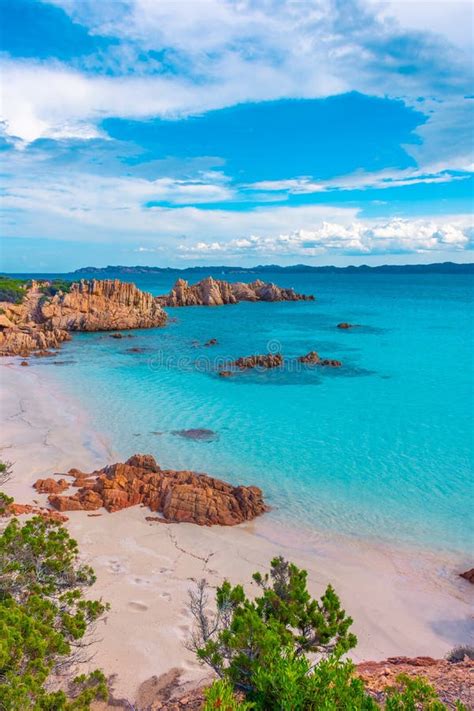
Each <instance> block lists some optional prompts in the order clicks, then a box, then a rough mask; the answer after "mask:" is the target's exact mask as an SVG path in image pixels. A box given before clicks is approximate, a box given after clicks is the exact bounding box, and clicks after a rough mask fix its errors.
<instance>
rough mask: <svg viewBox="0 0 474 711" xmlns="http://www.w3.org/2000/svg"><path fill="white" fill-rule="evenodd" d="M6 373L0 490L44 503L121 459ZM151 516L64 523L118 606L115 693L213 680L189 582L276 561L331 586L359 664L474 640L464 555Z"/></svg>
mask: <svg viewBox="0 0 474 711" xmlns="http://www.w3.org/2000/svg"><path fill="white" fill-rule="evenodd" d="M5 361H6V359H5ZM0 365H1V366H3V367H2V370H1V371H0V372H1V379H2V395H1V415H2V434H1V440H0V450H1V455H0V456H1V457H2V459H6V460H9V461H12V462H13V463H14V476H13V479H12V480H11V481H10V482H9V483H8V484H7V485H6V486H5V487H4V488H5V491H6V492H7V493H8V494H10V495H13V496H14V497H15V499H16V500H17V501H18V502H19V503H31V502H32V501H33V500H34V499H36V500H37V501H39V502H41V503H43V502H45V501H46V496H42V495H39V494H37V492H35V491H34V489H32V487H31V484H32V483H33V482H34V481H35V480H36V479H38V478H40V477H45V476H50V475H52V474H53V473H55V472H65V471H67V470H68V469H69V468H71V467H77V468H79V469H82V470H84V471H92V470H93V469H96V468H99V467H101V466H104V464H106V463H111V462H113V461H117V460H118V459H119V458H118V457H117V456H116V455H114V452H113V447H112V445H111V443H109V442H107V440H106V439H105V438H104V437H102V436H101V434H100V433H97V432H93V431H91V426H90V423H89V421H88V416H87V412H84V411H82V410H81V408H80V405H79V403H77V402H75V401H73V400H72V399H67V398H65V396H64V395H63V394H62V392H61V390H60V388H59V386H58V385H57V384H56V383H55V381H54V378H53V377H52V376H51V377H50V376H47V375H46V374H45V373H44V369H41V370H40V369H39V368H38V369H36V368H34V366H33V367H30V368H22V367H20V366H19V361H18V360H13V359H8V361H6V362H3V363H1V364H0ZM134 453H135V452H130V455H131V454H134ZM208 473H209V474H211V475H212V472H208ZM264 494H265V492H264ZM145 511H146V510H145V509H142V508H140V507H133V508H129V509H125V510H122V511H119V512H117V513H114V514H107V512H100V514H101V515H99V516H96V515H94V516H89V515H88V514H87V512H82V511H80V512H68V516H69V522H68V524H66V525H67V526H68V528H69V530H70V531H71V534H72V535H73V536H74V537H75V538H76V539H77V541H78V543H79V547H80V551H81V556H82V557H84V559H86V560H87V561H88V562H89V563H90V564H91V565H92V566H93V567H94V569H95V571H96V574H97V583H96V584H95V585H94V587H93V588H92V591H91V594H92V595H94V596H95V597H103V599H104V600H107V601H108V602H110V603H111V605H112V609H111V611H110V613H108V615H107V618H106V620H105V622H104V623H101V625H100V626H99V628H98V631H97V637H98V641H97V644H96V645H95V649H94V651H95V657H94V659H93V660H92V662H91V665H90V666H91V667H92V668H93V667H97V666H99V667H102V668H103V669H104V671H105V672H106V674H107V675H116V677H115V679H116V680H115V683H114V684H113V687H114V690H113V693H114V696H116V697H126V698H128V699H130V700H133V699H134V698H135V694H136V691H137V689H138V686H139V685H140V683H141V682H143V681H145V680H146V679H148V678H150V677H151V676H153V675H156V676H160V675H161V674H163V673H165V672H167V671H169V670H170V669H171V668H173V667H178V668H180V669H182V670H183V678H184V680H193V681H197V680H202V679H203V678H206V677H207V676H208V672H207V669H206V668H204V667H200V666H199V665H198V664H197V662H196V661H195V660H194V658H193V655H192V654H191V653H190V652H188V651H187V650H186V649H185V647H184V641H185V639H186V637H187V635H188V634H189V632H190V615H189V611H188V609H187V606H186V604H187V591H188V589H189V587H190V586H191V585H192V582H193V580H194V581H195V580H198V579H200V578H202V577H206V578H208V580H209V582H210V584H211V585H212V586H214V585H216V584H218V583H219V582H221V581H222V580H223V578H224V577H228V578H229V579H230V580H231V581H232V582H234V583H237V582H242V583H246V587H248V585H247V583H248V581H249V580H250V577H251V574H252V573H253V572H254V571H256V570H262V571H263V570H266V569H267V567H268V564H269V561H270V559H271V558H272V557H273V556H275V555H278V554H283V555H284V556H285V557H287V558H289V559H290V560H292V561H294V562H295V563H297V564H298V565H300V566H302V567H304V568H305V569H306V570H307V571H308V580H309V588H310V590H311V592H313V593H314V594H316V595H318V596H319V595H321V594H322V592H323V591H324V588H325V586H326V585H327V583H329V582H331V583H332V584H333V585H334V588H335V590H336V592H337V593H338V594H339V595H340V597H341V599H342V601H343V605H344V607H345V609H346V610H347V611H348V613H349V614H350V615H351V616H352V617H353V619H354V627H353V629H354V631H355V632H356V634H357V636H358V638H359V645H358V647H357V648H356V649H355V650H353V653H352V654H351V657H352V658H353V659H354V661H362V660H368V659H374V660H380V659H384V658H386V657H388V656H397V655H403V656H417V655H430V656H434V657H441V656H444V655H445V654H446V653H447V652H448V651H449V650H450V649H451V648H452V647H453V646H455V645H456V644H461V643H468V642H469V641H470V638H471V635H472V631H473V618H472V612H471V610H470V603H471V602H472V600H471V597H472V590H470V589H469V585H468V584H467V583H466V582H465V581H462V580H461V579H458V578H457V572H460V570H463V569H464V568H463V567H462V566H463V564H465V563H468V564H469V561H466V559H465V558H463V556H461V555H459V556H458V555H455V554H452V555H451V554H448V553H446V554H441V553H440V554H438V553H435V552H432V551H425V550H411V549H410V550H407V546H404V545H402V544H400V546H399V547H397V548H395V546H389V545H388V544H386V543H380V544H378V543H376V542H367V541H364V540H362V539H360V540H359V539H352V538H351V539H349V538H344V537H343V536H335V535H333V534H331V533H329V532H328V533H324V532H321V531H317V532H313V535H311V536H310V537H305V535H304V531H301V532H299V533H296V530H292V529H291V530H290V529H288V530H286V529H285V530H284V529H283V528H282V527H281V526H280V525H279V524H278V526H276V525H275V522H274V521H272V516H271V513H269V514H266V515H264V516H263V517H261V518H258V519H256V520H254V521H252V522H249V523H245V524H241V525H239V526H237V527H232V528H218V527H212V528H201V527H198V526H195V525H193V524H169V525H166V526H161V525H157V524H153V523H150V522H147V521H145V515H146V513H145ZM98 513H99V512H98ZM468 567H469V565H468ZM458 568H459V570H458ZM131 659H133V668H131V666H132V665H131V664H130V660H131Z"/></svg>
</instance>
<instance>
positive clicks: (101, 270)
mask: <svg viewBox="0 0 474 711" xmlns="http://www.w3.org/2000/svg"><path fill="white" fill-rule="evenodd" d="M169 272H173V273H175V272H180V273H183V274H195V273H202V272H220V273H221V274H255V273H259V274H262V273H267V274H275V273H288V274H303V273H307V272H308V273H312V272H318V273H322V274H325V273H326V274H332V273H338V272H346V273H349V274H351V273H358V274H360V273H365V272H371V273H372V272H373V273H381V274H474V263H473V262H471V263H467V264H457V263H455V262H440V263H435V264H382V265H380V266H376V267H370V266H369V265H367V264H361V265H360V266H353V265H351V266H348V267H335V266H318V267H316V266H310V265H309V264H293V265H291V266H287V267H283V266H281V265H279V264H259V265H258V266H255V267H235V266H226V265H220V266H219V265H218V266H197V267H185V268H184V269H179V268H177V267H144V266H138V265H137V266H134V267H128V266H124V265H120V264H119V265H116V266H111V265H109V266H107V267H81V268H80V269H76V270H75V271H74V272H72V274H75V275H79V276H80V275H81V274H87V275H91V274H94V275H97V276H109V275H111V274H114V275H117V274H166V273H169Z"/></svg>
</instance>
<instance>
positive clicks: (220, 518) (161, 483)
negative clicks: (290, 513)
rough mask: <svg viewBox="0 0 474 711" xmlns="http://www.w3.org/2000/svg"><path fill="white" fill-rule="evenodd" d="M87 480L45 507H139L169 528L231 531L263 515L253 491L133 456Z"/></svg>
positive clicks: (257, 492)
mask: <svg viewBox="0 0 474 711" xmlns="http://www.w3.org/2000/svg"><path fill="white" fill-rule="evenodd" d="M91 477H92V485H91V486H90V487H89V486H87V487H81V488H80V489H79V490H78V491H77V492H76V493H75V494H74V495H73V496H60V495H55V494H53V495H51V496H50V497H49V502H50V503H51V505H52V506H53V507H54V508H55V509H57V510H58V511H74V510H81V509H84V510H87V511H93V510H96V509H99V508H101V507H102V506H104V507H105V508H106V509H107V511H109V512H114V511H119V510H120V509H123V508H127V507H129V506H136V505H138V504H142V505H145V506H148V507H149V508H150V510H151V511H153V512H159V513H161V515H162V517H163V519H165V520H166V521H168V522H184V521H186V522H189V523H196V524H198V525H200V526H212V525H221V526H234V525H236V524H238V523H242V522H243V521H249V520H251V519H253V518H255V517H256V516H259V515H260V514H262V513H264V512H265V511H266V510H267V507H266V505H265V503H264V501H263V496H262V492H261V490H260V489H259V488H258V487H256V486H232V485H231V484H228V483H226V482H224V481H221V480H220V479H215V478H213V477H210V476H208V475H206V474H197V473H195V472H191V471H174V470H162V469H160V468H159V466H158V464H157V463H156V462H155V460H154V459H153V457H151V456H150V455H139V454H137V455H134V456H133V457H130V459H128V460H127V462H125V463H124V464H121V463H119V464H112V465H110V466H107V467H104V468H103V469H101V470H99V471H97V472H93V475H91ZM88 481H91V480H88Z"/></svg>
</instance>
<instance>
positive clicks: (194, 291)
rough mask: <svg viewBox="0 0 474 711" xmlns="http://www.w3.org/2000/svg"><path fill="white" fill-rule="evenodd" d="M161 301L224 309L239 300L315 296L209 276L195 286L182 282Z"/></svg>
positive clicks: (311, 297)
mask: <svg viewBox="0 0 474 711" xmlns="http://www.w3.org/2000/svg"><path fill="white" fill-rule="evenodd" d="M158 299H159V300H160V303H161V304H162V305H163V306H222V305H223V304H236V303H238V302H239V301H313V300H314V296H306V295H304V294H297V293H296V292H295V290H294V289H285V288H282V287H279V286H276V284H266V283H265V282H263V281H260V280H259V279H257V280H256V281H254V282H252V283H250V284H244V283H242V282H237V283H235V284H232V283H230V282H227V281H221V280H219V279H213V278H212V277H207V278H206V279H202V281H199V282H198V283H197V284H193V285H190V284H189V283H188V282H187V281H186V280H185V279H178V280H177V281H176V283H175V285H174V286H173V288H172V289H171V291H170V293H169V294H168V295H166V296H160V297H158Z"/></svg>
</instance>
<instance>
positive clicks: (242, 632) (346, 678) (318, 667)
mask: <svg viewBox="0 0 474 711" xmlns="http://www.w3.org/2000/svg"><path fill="white" fill-rule="evenodd" d="M253 581H254V583H256V585H257V587H258V588H259V590H260V591H261V595H260V596H258V597H255V598H254V599H253V600H250V599H249V598H248V597H247V596H246V594H245V592H244V589H243V587H242V586H241V585H237V586H235V587H233V586H231V585H230V583H229V582H228V581H225V582H224V583H223V584H222V585H221V586H220V587H218V588H217V592H216V610H215V612H214V613H212V614H210V613H209V612H208V607H209V600H208V593H207V585H206V582H205V581H201V582H200V583H199V584H198V586H197V588H196V590H193V591H192V592H191V593H190V611H191V613H192V615H193V617H194V619H195V623H196V624H195V629H194V633H193V636H192V638H191V639H190V641H189V646H190V648H191V649H193V650H194V651H195V653H196V655H197V658H198V659H199V660H200V661H201V662H203V663H205V664H207V665H208V666H209V667H211V668H212V669H213V670H214V672H216V673H217V675H218V676H219V677H220V678H219V680H218V681H216V682H214V684H213V685H212V686H211V687H210V689H208V691H207V693H206V701H205V706H204V709H205V711H214V709H220V710H221V711H247V710H248V709H254V710H255V711H276V710H279V711H337V710H339V709H346V710H347V711H349V710H350V711H375V710H376V709H380V708H385V709H386V711H416V710H417V709H420V710H424V711H442V710H443V709H446V708H447V707H446V706H445V705H444V704H443V703H442V702H441V701H440V700H439V699H438V697H437V694H436V692H435V690H434V689H433V688H432V687H431V686H430V685H429V684H428V683H427V682H425V681H424V680H423V679H420V678H411V677H409V676H407V675H401V676H400V677H398V679H397V684H396V685H394V686H392V687H391V688H388V689H386V691H385V694H384V696H385V698H384V701H383V702H382V705H380V704H379V702H378V700H376V699H375V698H373V696H371V695H369V693H368V691H367V690H366V688H365V686H364V683H363V681H362V679H360V678H359V677H357V676H356V675H355V674H354V671H355V668H354V665H353V663H352V662H351V661H350V660H349V659H347V658H345V655H346V653H347V652H349V651H350V650H351V649H353V648H354V647H355V646H356V644H357V638H356V637H355V635H354V634H353V633H352V632H351V631H350V627H351V625H352V619H351V618H350V617H348V616H347V615H346V613H345V611H344V610H343V609H342V607H341V602H340V600H339V597H338V596H337V594H336V592H335V591H334V589H333V588H332V587H331V586H330V585H329V586H328V587H327V589H326V591H325V593H324V595H323V596H322V597H321V599H320V600H315V599H313V598H312V597H311V595H310V593H309V592H308V589H307V573H306V571H305V570H301V569H299V568H298V567H297V566H296V565H294V564H292V563H289V562H287V561H286V560H284V559H283V558H282V557H279V558H275V559H274V560H272V561H271V568H270V573H269V574H265V575H262V574H261V573H255V574H254V575H253ZM456 709H457V710H458V711H462V710H464V709H465V707H464V706H463V704H461V703H460V702H457V704H456Z"/></svg>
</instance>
